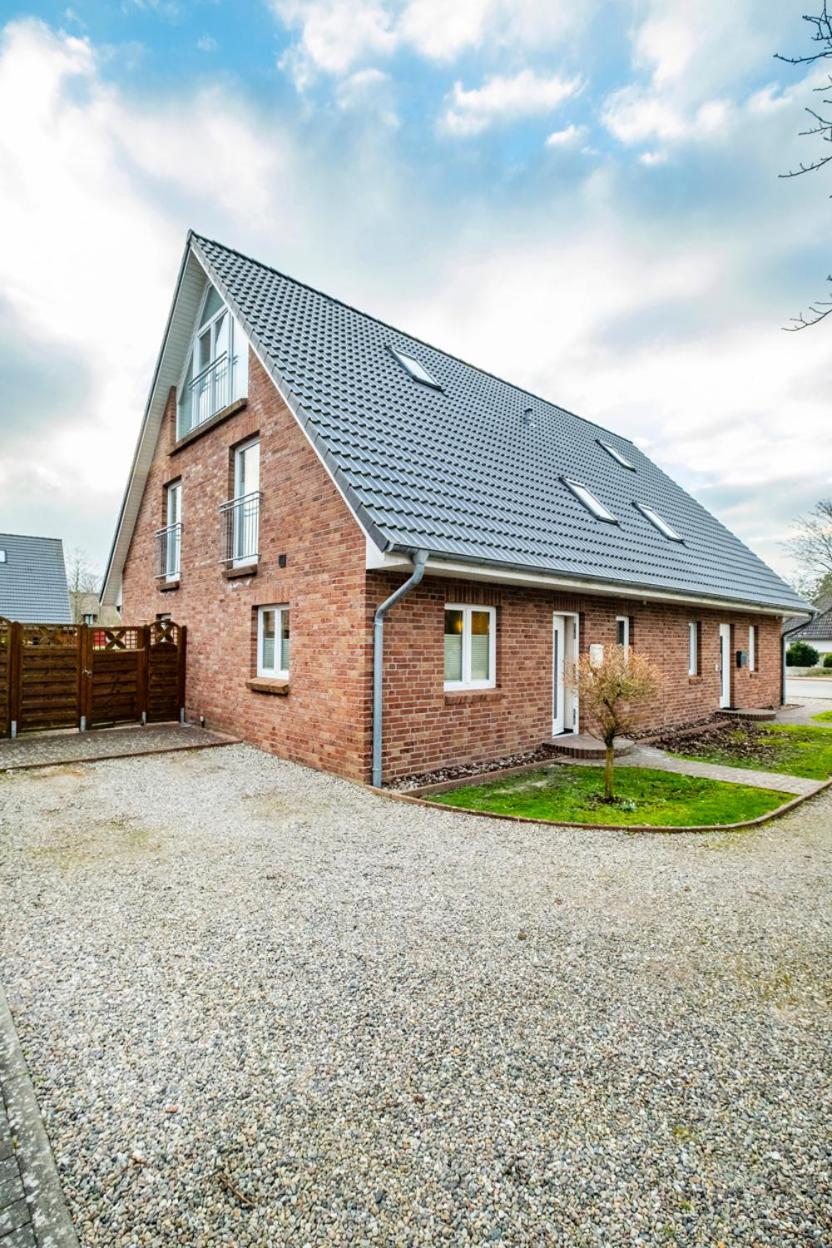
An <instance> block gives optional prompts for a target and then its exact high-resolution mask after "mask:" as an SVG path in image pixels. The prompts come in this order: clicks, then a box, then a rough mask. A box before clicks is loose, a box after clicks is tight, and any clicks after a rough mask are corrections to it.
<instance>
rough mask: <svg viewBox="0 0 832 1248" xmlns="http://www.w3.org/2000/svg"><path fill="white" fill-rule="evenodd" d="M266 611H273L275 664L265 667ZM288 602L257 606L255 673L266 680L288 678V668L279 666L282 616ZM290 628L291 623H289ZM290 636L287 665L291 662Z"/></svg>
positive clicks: (286, 612)
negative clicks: (264, 630)
mask: <svg viewBox="0 0 832 1248" xmlns="http://www.w3.org/2000/svg"><path fill="white" fill-rule="evenodd" d="M267 611H274V658H275V666H274V667H266V666H265V664H264V663H263V618H264V616H265V613H266V612H267ZM288 613H289V605H288V603H285V602H283V603H272V602H267V603H264V605H263V606H262V607H258V608H257V675H258V676H260V677H262V678H264V679H267V680H288V679H289V668H288V667H285V668H284V667H281V666H280V655H281V650H282V649H283V646H282V637H283V616H284V614H286V615H288ZM290 630H291V624H290ZM291 645H292V637H291V631H290V634H289V666H290V667H291V663H292V657H291V655H292V651H291Z"/></svg>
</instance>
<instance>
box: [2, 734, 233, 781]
mask: <svg viewBox="0 0 832 1248" xmlns="http://www.w3.org/2000/svg"><path fill="white" fill-rule="evenodd" d="M224 745H245V742H244V741H243V740H242V739H241V738H240V737H226V738H225V739H224V740H223V741H195V742H194V743H193V745H158V746H154V747H153V749H150V750H129V751H127V752H125V753H124V754H85V755H84V756H83V758H48V759H44V760H43V761H40V762H37V763H10V764H7V765H5V766H3V765H0V774H2V775H5V774H6V773H7V772H10V771H34V770H35V768H37V767H77V766H79V765H83V764H85V763H108V762H115V761H116V760H117V759H120V758H149V757H150V755H151V754H184V753H185V751H186V750H218V749H220V748H221V747H222V746H224Z"/></svg>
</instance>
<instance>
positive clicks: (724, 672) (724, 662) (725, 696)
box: [719, 624, 731, 707]
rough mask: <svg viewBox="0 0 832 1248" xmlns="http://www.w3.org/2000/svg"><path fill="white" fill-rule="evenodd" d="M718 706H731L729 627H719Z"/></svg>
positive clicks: (724, 625)
mask: <svg viewBox="0 0 832 1248" xmlns="http://www.w3.org/2000/svg"><path fill="white" fill-rule="evenodd" d="M719 705H720V706H721V707H722V706H730V705H731V625H730V624H720V626H719Z"/></svg>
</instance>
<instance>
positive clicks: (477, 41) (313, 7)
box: [269, 0, 594, 90]
mask: <svg viewBox="0 0 832 1248" xmlns="http://www.w3.org/2000/svg"><path fill="white" fill-rule="evenodd" d="M269 3H270V7H271V8H272V11H273V12H274V13H275V15H276V16H277V17H278V19H279V20H280V21H281V22H282V23H283V25H284V26H286V27H288V28H289V29H290V30H292V31H295V32H297V39H296V42H295V43H293V44H292V45H291V47H290V48H289V49H288V50H287V51H286V53H284V55H283V56H282V57H281V59H280V66H281V68H283V69H285V70H287V72H289V73H290V74H291V75H292V77H293V79H294V81H295V84H296V85H297V86H298V88H299V89H301V90H302V89H304V88H306V87H308V86H309V85H310V83H311V82H312V81H313V80H314V78H315V76H316V75H317V74H318V73H324V74H330V75H333V76H336V77H337V76H340V75H342V74H346V73H349V72H350V71H351V70H352V69H354V68H355V67H356V66H358V65H361V64H366V63H367V62H368V61H378V60H380V59H384V58H386V57H389V56H391V55H392V54H393V53H394V52H395V51H397V50H399V49H401V48H409V49H411V50H412V51H414V52H416V53H417V54H418V55H419V56H422V57H425V58H426V59H428V60H432V61H453V60H455V59H456V57H458V56H459V55H460V54H461V53H462V52H464V51H466V50H471V49H479V48H486V47H487V48H489V49H491V50H492V51H503V50H508V49H513V50H520V51H529V50H533V51H540V50H541V49H543V48H550V47H553V46H554V45H555V44H556V43H558V42H559V41H560V40H562V39H563V37H564V36H565V35H566V34H567V33H568V32H570V31H574V30H575V29H576V27H578V26H579V25H580V24H581V23H583V22H585V21H586V20H587V17H588V14H589V13H590V12H591V11H592V8H593V7H594V0H587V3H586V4H584V5H582V6H576V5H572V4H569V3H568V2H567V0H546V3H541V2H540V0H453V2H452V3H449V0H269Z"/></svg>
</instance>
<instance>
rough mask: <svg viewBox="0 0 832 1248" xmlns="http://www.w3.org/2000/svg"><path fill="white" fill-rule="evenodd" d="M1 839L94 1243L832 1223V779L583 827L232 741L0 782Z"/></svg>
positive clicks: (40, 1067)
mask: <svg viewBox="0 0 832 1248" xmlns="http://www.w3.org/2000/svg"><path fill="white" fill-rule="evenodd" d="M0 825H2V835H0V855H1V857H0V915H2V919H3V924H4V927H5V930H4V932H3V941H2V963H0V976H2V979H3V982H4V983H5V986H6V989H7V992H8V995H9V1000H10V1004H11V1007H12V1010H13V1012H14V1014H15V1018H16V1021H17V1025H18V1029H19V1032H20V1037H21V1042H22V1045H23V1048H24V1051H25V1053H26V1055H27V1058H28V1060H29V1063H30V1066H31V1069H32V1073H33V1077H34V1080H35V1085H36V1088H37V1090H38V1095H39V1097H40V1100H41V1104H42V1108H43V1112H44V1118H45V1121H46V1125H47V1129H48V1130H49V1133H50V1136H51V1138H52V1141H53V1144H54V1147H55V1152H56V1155H57V1159H58V1164H59V1168H60V1170H61V1174H62V1177H63V1179H64V1183H65V1187H66V1193H67V1198H68V1201H69V1204H70V1207H71V1210H72V1212H73V1215H74V1217H75V1220H76V1224H77V1227H78V1231H79V1235H80V1238H81V1241H82V1243H83V1244H84V1245H101V1246H105V1245H106V1248H114V1246H124V1245H131V1246H133V1245H147V1244H152V1245H189V1246H190V1245H205V1246H207V1245H211V1246H214V1245H236V1246H238V1248H243V1246H247V1245H258V1246H262V1248H273V1246H280V1245H287V1246H288V1245H291V1246H292V1248H303V1246H304V1245H310V1246H311V1248H317V1246H318V1245H329V1244H339V1245H346V1244H350V1245H352V1244H356V1245H357V1244H361V1245H385V1246H386V1245H431V1246H433V1245H437V1244H445V1243H447V1244H452V1245H486V1244H491V1243H502V1244H504V1245H518V1246H521V1245H522V1248H527V1246H538V1245H541V1246H542V1245H546V1246H547V1248H549V1246H560V1245H564V1246H567V1245H568V1248H572V1246H578V1248H580V1246H581V1245H593V1246H597V1245H603V1248H617V1246H618V1245H635V1244H642V1245H668V1244H669V1245H708V1246H709V1248H715V1246H716V1245H717V1244H719V1243H722V1244H724V1245H726V1246H727V1248H734V1246H735V1245H756V1246H757V1248H771V1246H774V1248H792V1246H794V1248H798V1246H799V1248H806V1245H816V1246H820V1245H828V1244H830V1242H832V1228H831V1227H830V1222H829V1208H830V1199H829V1197H830V1193H829V1182H828V1176H829V1169H828V1164H827V1159H826V1158H825V1157H824V1155H823V1151H822V1150H823V1146H824V1136H825V1131H824V1120H825V1115H826V1109H828V1101H827V1102H825V1100H824V1098H825V1096H826V1093H827V1092H828V1089H827V1088H825V1086H824V1072H825V1071H828V1070H829V1045H828V1040H829V1034H828V1014H827V1012H826V1011H827V1009H828V1003H825V1002H824V978H825V976H827V975H828V968H829V964H830V963H829V946H830V940H829V936H830V907H829V904H828V903H829V898H828V881H829V870H828V868H829V860H830V829H832V797H830V796H829V795H823V796H821V797H819V798H816V799H815V800H814V801H813V802H811V803H810V804H808V805H807V806H804V807H803V808H801V810H800V811H798V812H795V813H794V814H792V815H791V816H789V817H787V818H785V819H783V820H781V821H780V822H777V823H774V824H770V825H768V826H767V827H764V828H761V829H759V830H756V831H754V832H749V833H744V834H727V833H708V834H706V835H699V836H695V835H687V834H682V835H672V836H662V835H655V834H654V835H649V834H648V835H644V834H637V835H628V834H625V833H598V832H590V831H583V832H582V831H574V830H573V831H556V830H553V829H550V828H547V829H542V828H538V827H534V826H524V825H513V824H504V823H501V822H496V821H489V820H479V819H476V818H473V817H471V816H467V815H464V814H458V813H454V812H452V811H442V810H425V809H423V808H421V807H417V806H411V805H407V804H404V803H397V802H393V801H389V800H386V799H384V798H380V797H376V796H374V795H372V794H370V793H367V792H365V791H363V790H361V789H359V788H357V787H354V786H352V785H349V784H347V783H345V782H342V781H338V780H335V779H332V778H330V777H326V776H321V775H318V774H316V773H314V772H311V771H308V770H305V769H303V768H300V767H294V766H292V765H290V764H287V763H283V762H280V761H279V760H277V759H275V758H272V757H270V756H268V755H265V754H261V753H259V752H257V751H255V750H253V749H250V748H249V747H246V746H232V747H229V748H226V749H223V750H210V751H207V752H205V753H181V754H171V755H161V756H157V757H147V758H139V759H131V760H118V761H112V762H107V763H100V764H93V765H86V766H77V767H72V768H69V767H65V768H60V769H54V770H50V771H40V772H31V773H20V774H15V775H9V776H6V777H0ZM825 1106H826V1109H825Z"/></svg>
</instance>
